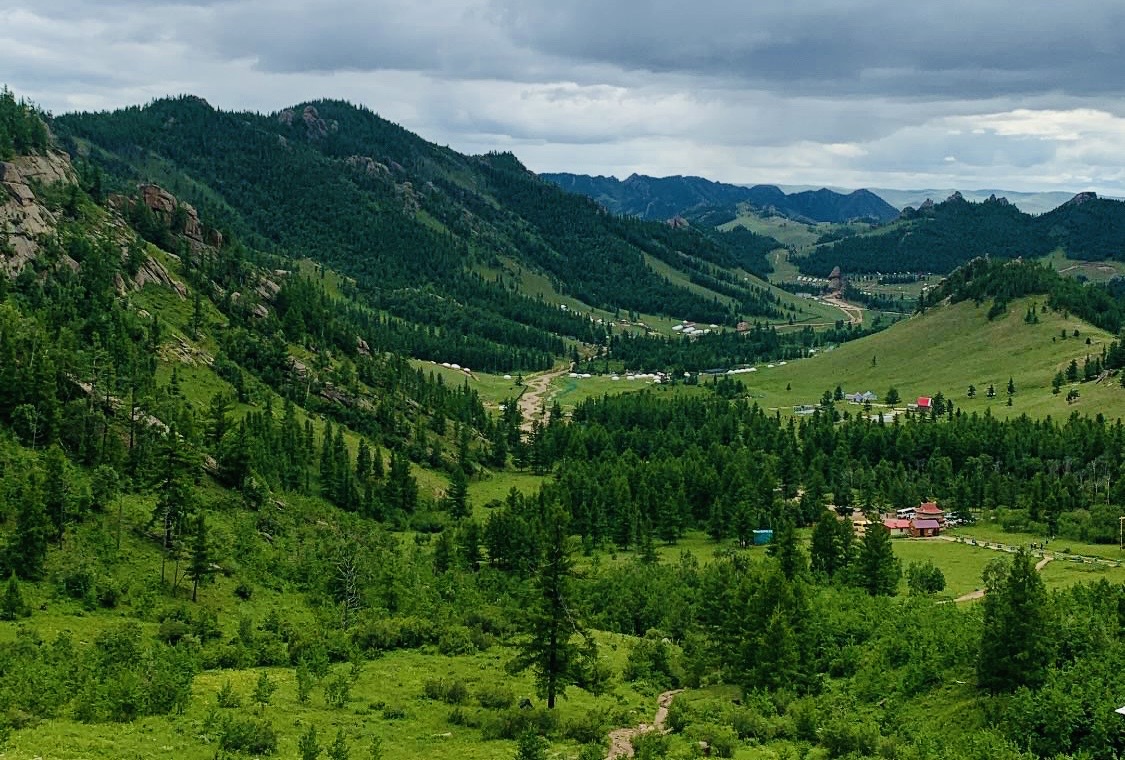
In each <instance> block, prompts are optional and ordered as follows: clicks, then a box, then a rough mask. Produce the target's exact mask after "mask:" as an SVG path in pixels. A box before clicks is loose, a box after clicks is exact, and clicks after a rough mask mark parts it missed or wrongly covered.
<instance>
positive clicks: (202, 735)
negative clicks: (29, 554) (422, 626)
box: [4, 636, 655, 760]
mask: <svg viewBox="0 0 1125 760" xmlns="http://www.w3.org/2000/svg"><path fill="white" fill-rule="evenodd" d="M599 638H600V639H601V640H600V641H599V644H600V646H601V649H602V651H603V652H605V659H606V660H607V661H608V662H609V663H610V665H611V667H613V669H614V670H616V671H617V673H618V675H619V674H620V663H618V662H617V661H618V660H620V659H622V656H623V654H624V652H625V651H627V646H626V645H625V642H624V637H608V636H606V637H599ZM511 656H512V652H511V651H510V650H506V649H501V648H498V647H493V648H491V649H489V650H488V651H486V652H482V653H479V654H476V655H472V656H460V657H445V656H442V655H439V654H436V653H433V652H423V651H398V652H392V653H389V654H387V655H386V656H384V657H382V658H380V659H377V660H373V661H369V662H366V663H364V665H363V668H362V671H361V673H360V675H359V678H358V680H357V681H356V683H355V685H354V686H353V687H352V689H351V699H350V701H349V702H348V703H347V704H346V705H345V706H344V707H343V708H335V707H330V706H328V705H326V703H325V700H324V697H323V694H322V691H323V690H322V688H320V687H316V688H314V689H313V691H312V694H311V697H310V699H309V701H308V702H307V703H306V704H301V703H300V702H299V701H298V699H297V689H296V680H295V677H294V671H293V670H292V669H291V668H266V669H264V670H265V672H266V673H268V675H269V678H270V680H271V681H273V682H274V683H275V684H276V685H277V686H278V689H277V691H276V692H274V694H273V696H272V698H271V700H270V703H269V704H268V705H267V706H266V707H265V708H264V709H263V710H262V712H261V716H262V717H263V718H265V719H266V720H268V721H270V722H271V723H272V724H273V727H274V729H275V730H276V731H277V733H278V736H279V741H278V751H277V753H276V755H275V756H276V757H282V758H286V757H297V756H298V749H297V742H298V739H299V738H300V736H301V735H302V734H303V733H304V732H305V731H306V730H307V727H308V726H310V725H314V726H316V728H317V733H318V739H319V742H320V744H321V745H322V746H325V747H326V746H327V745H328V744H330V743H331V742H332V740H333V739H334V737H335V735H336V732H337V731H338V730H343V732H344V734H345V736H346V737H347V740H348V743H349V745H350V747H351V756H352V757H357V758H358V757H365V756H366V753H367V750H368V748H369V747H370V746H371V742H372V739H374V738H379V739H381V740H382V749H383V756H384V757H386V758H426V759H427V760H459V759H460V758H466V759H467V760H492V759H493V758H498V757H511V756H513V755H514V752H515V743H514V742H512V741H508V740H490V741H484V740H482V738H481V732H480V731H479V730H478V729H476V728H471V727H465V726H460V725H455V724H452V723H451V722H450V721H449V715H450V712H451V711H452V709H453V708H452V706H450V705H448V704H445V703H444V702H440V701H434V700H430V699H427V698H426V697H425V696H424V694H423V685H424V683H425V682H426V681H428V680H431V679H438V678H445V679H449V680H458V681H461V682H463V683H464V684H466V685H467V686H468V688H469V692H470V694H475V693H476V692H477V691H478V690H479V689H480V688H482V687H485V686H495V685H505V686H508V687H509V688H511V689H512V690H513V691H514V692H515V694H516V695H517V698H518V697H520V696H528V697H531V698H532V699H533V700H534V701H535V702H536V703H537V704H538V703H539V700H538V699H537V698H536V697H535V690H534V687H533V684H532V682H531V679H530V676H529V675H528V674H520V675H517V676H512V675H510V674H508V673H507V671H506V669H505V665H506V663H507V662H508V660H509V659H510V658H511ZM347 669H348V666H347V665H336V666H334V667H333V671H334V672H346V671H347ZM262 670H263V669H250V670H224V671H210V672H206V673H203V674H201V675H199V676H197V677H196V679H195V683H194V687H193V690H192V691H193V693H192V699H191V703H190V705H189V706H188V708H187V709H186V710H185V712H184V714H183V715H182V716H176V717H169V718H146V719H142V720H137V721H134V722H132V723H126V724H94V725H88V724H82V723H77V722H74V721H71V720H67V719H56V720H51V721H46V722H43V723H40V724H38V725H36V726H34V727H32V728H28V729H25V730H22V731H17V732H15V733H13V735H12V737H11V739H10V740H9V742H8V744H7V746H6V747H5V755H4V756H5V757H7V758H18V759H20V760H24V759H27V760H30V758H33V757H40V758H42V757H51V758H60V759H69V758H93V757H104V758H120V757H130V758H165V757H176V758H185V759H186V760H209V759H210V758H212V757H214V756H215V744H214V736H215V727H214V726H215V724H216V723H217V720H216V718H221V717H224V716H238V717H248V716H257V714H258V708H257V707H255V706H252V705H251V700H250V693H251V692H252V690H253V688H254V684H255V682H256V681H257V679H258V675H259V673H260V672H262ZM228 680H229V681H230V683H231V685H232V686H234V688H235V690H236V691H237V692H238V693H239V695H240V696H241V698H242V707H240V708H231V709H220V708H218V707H217V703H216V699H215V695H216V694H217V692H218V691H219V690H220V688H222V686H223V684H224V683H225V682H226V681H228ZM651 701H652V700H651V698H650V697H648V696H647V695H645V694H642V693H640V692H638V691H637V690H635V689H634V688H632V687H631V686H630V685H628V684H624V683H623V682H622V681H621V680H620V678H619V677H618V678H616V679H615V681H614V686H613V687H612V688H611V690H610V691H609V693H607V694H604V695H602V696H600V697H593V696H591V695H589V694H588V693H586V692H583V691H581V690H579V689H574V688H572V689H569V690H568V691H567V696H566V698H564V699H563V700H561V701H560V702H559V706H558V708H557V709H556V712H557V713H558V716H559V719H560V721H561V722H562V723H564V724H565V723H566V722H567V721H570V720H575V719H579V718H581V717H582V716H584V715H585V714H586V712H587V711H588V710H590V709H592V708H594V707H596V706H602V707H606V708H609V709H610V710H611V711H612V712H613V713H614V714H615V715H616V716H618V717H621V718H622V719H626V718H627V719H629V720H632V719H633V718H634V717H635V718H636V719H637V720H638V722H639V721H640V720H642V719H644V717H643V716H645V715H647V719H649V720H651V717H652V715H651V713H652V712H653V711H654V710H655V706H650V705H649V703H650V702H651ZM384 706H386V707H391V708H396V709H400V710H402V711H404V712H405V717H403V718H390V719H388V718H387V717H385V716H384V713H383V709H384ZM461 709H462V711H463V712H464V713H466V714H467V715H469V716H471V717H473V718H478V717H480V716H485V715H487V714H488V713H490V712H494V711H490V710H484V709H483V708H480V707H478V706H476V705H475V702H474V701H472V700H470V702H469V703H467V704H466V705H464V706H463V707H462V708H461ZM577 746H578V745H576V744H574V743H573V742H571V741H567V740H558V741H556V742H555V743H554V745H553V747H552V749H553V751H555V752H559V751H561V752H564V753H566V754H569V755H571V756H573V755H575V754H577Z"/></svg>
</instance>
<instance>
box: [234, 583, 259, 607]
mask: <svg viewBox="0 0 1125 760" xmlns="http://www.w3.org/2000/svg"><path fill="white" fill-rule="evenodd" d="M234 595H235V596H237V597H238V598H239V599H241V600H242V601H244V602H245V601H246V600H248V599H249V598H250V597H251V596H253V595H254V589H253V588H252V587H251V586H250V584H249V583H247V582H246V581H239V584H238V585H237V586H235V587H234Z"/></svg>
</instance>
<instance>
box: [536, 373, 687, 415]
mask: <svg viewBox="0 0 1125 760" xmlns="http://www.w3.org/2000/svg"><path fill="white" fill-rule="evenodd" d="M551 388H552V391H551V394H550V398H549V399H548V405H549V404H550V403H551V401H558V402H559V406H561V407H562V408H563V409H573V408H574V407H575V406H577V405H578V404H580V403H582V402H583V401H586V400H588V399H591V398H601V397H602V396H605V395H609V396H613V395H619V394H622V393H636V392H638V391H642V390H646V389H648V390H651V391H652V392H653V393H656V394H657V395H658V396H662V397H663V396H669V397H670V396H672V395H674V394H682V393H686V394H689V395H690V394H700V393H707V390H706V389H705V388H702V387H700V386H698V385H684V384H682V383H677V384H676V385H655V384H653V383H651V382H649V381H646V380H626V379H625V376H624V375H621V379H620V380H617V381H614V380H612V379H611V378H609V377H607V376H605V375H595V376H593V377H587V378H573V377H569V376H567V375H563V376H562V377H560V378H557V379H556V380H555V381H554V382H553V383H552V384H551Z"/></svg>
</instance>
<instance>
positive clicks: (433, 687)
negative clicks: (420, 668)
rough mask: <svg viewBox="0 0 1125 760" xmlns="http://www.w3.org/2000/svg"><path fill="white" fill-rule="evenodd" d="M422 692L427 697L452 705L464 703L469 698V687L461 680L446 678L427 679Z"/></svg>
mask: <svg viewBox="0 0 1125 760" xmlns="http://www.w3.org/2000/svg"><path fill="white" fill-rule="evenodd" d="M422 693H423V694H424V695H425V696H426V698H427V699H433V700H437V701H440V702H445V703H446V704H450V705H463V704H465V702H467V701H468V699H469V687H467V686H465V684H464V683H462V682H461V681H456V680H454V681H447V680H445V679H444V678H430V679H427V680H426V682H425V683H423V684H422Z"/></svg>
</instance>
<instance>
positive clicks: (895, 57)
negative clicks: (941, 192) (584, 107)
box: [495, 0, 1125, 97]
mask: <svg viewBox="0 0 1125 760" xmlns="http://www.w3.org/2000/svg"><path fill="white" fill-rule="evenodd" d="M495 7H496V9H497V18H498V19H500V20H501V22H502V23H503V24H504V25H505V27H506V28H507V29H508V30H509V31H510V33H511V35H512V38H513V39H514V40H516V41H517V42H518V43H520V44H523V45H526V46H528V47H530V48H533V49H536V50H538V51H541V52H543V53H548V54H552V55H556V56H560V57H566V58H571V59H577V60H584V61H591V62H592V61H597V62H601V63H607V64H613V65H615V66H619V67H621V68H623V69H626V70H636V69H639V70H646V71H652V72H667V71H680V72H683V71H692V72H695V73H697V74H700V75H707V76H718V77H729V78H733V79H737V80H741V81H744V82H746V83H748V84H752V85H753V86H760V87H764V88H766V89H771V90H772V89H779V88H787V87H789V88H794V89H797V90H800V91H802V92H817V93H827V92H832V93H864V94H889V95H896V96H919V95H925V96H936V95H953V96H957V97H989V96H993V95H996V94H1001V93H1004V94H1012V93H1033V92H1051V91H1060V92H1068V93H1073V94H1090V93H1120V92H1121V91H1122V89H1123V88H1125V78H1123V77H1122V74H1125V71H1123V67H1122V48H1123V42H1125V37H1123V36H1122V35H1120V34H1119V33H1118V30H1120V29H1121V28H1122V21H1125V6H1122V5H1121V4H1120V3H1116V2H1090V1H1086V2H1083V1H1081V0H1079V1H1078V2H1069V3H1026V2H1022V1H1021V2H1013V1H1012V0H989V2H980V0H969V1H966V0H950V1H948V2H944V3H907V2H884V1H882V0H880V1H878V2H875V1H873V0H866V1H861V2H838V1H833V0H812V1H806V2H800V1H799V2H788V1H785V0H759V1H757V2H752V3H732V2H719V1H717V0H699V1H698V2H690V3H685V2H681V1H680V0H652V1H651V2H644V3H635V2H615V3H608V2H597V1H594V0H577V1H576V2H569V3H557V4H556V3H541V2H526V1H525V0H497V2H496V5H495Z"/></svg>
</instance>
